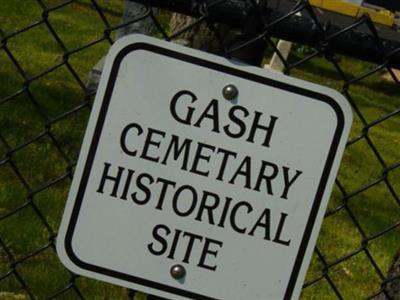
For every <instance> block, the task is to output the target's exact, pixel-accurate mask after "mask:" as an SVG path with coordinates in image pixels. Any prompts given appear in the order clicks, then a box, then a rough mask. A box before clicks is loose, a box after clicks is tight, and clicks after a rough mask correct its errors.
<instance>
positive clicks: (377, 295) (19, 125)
mask: <svg viewBox="0 0 400 300" xmlns="http://www.w3.org/2000/svg"><path fill="white" fill-rule="evenodd" d="M138 2H141V3H142V4H144V6H142V7H141V8H140V9H137V11H135V12H134V13H131V14H125V17H124V18H122V15H123V10H124V5H127V6H129V5H131V4H128V3H124V2H123V1H121V0H113V1H105V0H104V1H100V0H86V1H84V0H81V1H73V0H27V1H23V2H21V1H14V0H12V1H2V3H1V4H0V41H1V43H0V299H128V298H130V299H145V298H146V296H145V295H141V294H140V293H135V292H134V291H128V290H127V289H124V288H120V287H115V286H111V285H108V284H105V283H100V282H97V281H95V280H91V279H87V278H83V277H79V276H76V275H74V274H72V273H70V272H69V271H67V270H66V269H65V268H64V267H63V266H62V265H61V264H60V262H59V261H58V258H57V255H56V252H55V238H56V235H57V229H58V226H59V222H60V219H61V215H62V212H63V208H64V204H65V200H66V197H67V193H68V189H69V186H70V183H71V179H72V177H73V172H74V167H75V164H76V160H77V157H78V153H79V149H80V144H81V142H82V138H83V133H84V130H85V126H86V123H87V120H88V116H89V113H90V109H91V104H92V101H93V96H94V94H95V90H96V89H95V87H96V78H95V77H96V74H94V73H96V72H97V75H98V73H100V72H101V58H102V57H103V56H104V55H105V54H106V52H107V49H108V48H109V46H110V45H111V44H112V43H113V42H114V40H115V39H116V38H117V37H118V36H120V35H122V34H125V33H127V32H133V31H139V32H146V33H147V34H151V35H154V36H157V37H159V38H162V39H165V40H168V41H171V42H179V43H184V44H187V45H189V46H193V47H196V48H200V49H202V50H205V51H210V52H213V53H216V54H218V55H222V56H225V57H228V58H234V59H240V60H243V61H245V62H247V63H250V64H254V65H262V64H265V63H268V62H269V60H270V59H271V57H272V56H273V55H274V54H275V56H276V57H277V59H279V60H280V61H281V63H282V64H283V71H284V72H285V73H287V74H290V75H291V76H295V77H298V78H302V79H305V80H308V81H313V82H317V83H319V84H323V85H326V86H329V87H331V88H335V89H337V90H339V91H340V92H341V93H342V94H343V95H344V96H345V97H346V98H347V99H348V101H349V102H350V104H351V105H352V108H353V112H354V118H355V120H354V124H353V128H352V133H351V136H350V140H349V141H348V145H347V148H346V152H345V154H344V157H343V161H342V166H341V169H340V171H339V175H338V178H337V180H336V185H335V188H334V191H333V194H332V197H331V200H330V203H329V208H328V212H327V213H326V217H325V221H324V223H323V226H322V229H321V233H320V237H319V240H318V243H317V247H316V249H315V254H314V256H313V259H312V263H311V266H310V269H309V271H308V274H307V278H306V283H305V284H304V288H303V293H302V296H301V297H302V299H381V300H383V299H400V260H399V258H398V251H399V249H400V180H399V178H400V86H399V77H398V76H400V73H399V71H397V70H396V67H400V34H399V33H397V32H396V30H395V29H390V30H389V29H385V28H382V27H380V26H377V25H375V24H374V23H373V22H372V21H371V20H370V18H369V17H368V16H363V17H361V18H358V19H351V18H344V17H341V16H338V15H334V14H327V13H324V12H323V11H320V10H318V9H315V8H313V7H312V6H310V4H309V3H308V2H307V1H298V2H296V1H289V0H287V1H256V0H243V1H239V0H215V1H200V0H199V1H189V0H179V1H161V0H160V1H158V0H141V1H138ZM152 6H154V7H152ZM135 7H137V6H135ZM155 7H157V8H155ZM183 15H188V16H190V18H189V17H183ZM121 22H122V23H121ZM129 28H130V29H129ZM143 28H146V29H145V30H144V29H143ZM128 29H129V30H128ZM278 39H285V40H288V41H291V42H293V43H294V44H293V45H292V51H291V53H290V55H289V56H287V55H286V54H285V53H281V51H280V49H279V47H278ZM211 41H212V42H211ZM99 61H100V63H98V62H99ZM96 64H97V68H95V69H94V70H92V68H93V67H94V66H95V65H96ZM88 74H92V75H91V76H90V78H91V79H90V80H91V81H90V80H89V78H88ZM93 76H94V77H93ZM93 78H94V79H93ZM88 80H89V81H90V82H89V84H88ZM148 298H149V299H150V298H151V296H149V297H148ZM249 300H251V299H249Z"/></svg>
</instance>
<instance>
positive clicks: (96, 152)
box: [57, 35, 352, 300]
mask: <svg viewBox="0 0 400 300" xmlns="http://www.w3.org/2000/svg"><path fill="white" fill-rule="evenodd" d="M351 122H352V113H351V109H350V107H349V105H348V103H347V102H346V100H345V99H344V98H343V97H342V96H341V95H340V94H339V93H337V92H335V91H333V90H330V89H327V88H325V87H321V86H318V85H314V84H311V83H308V82H304V81H301V80H296V79H293V78H290V77H287V76H284V75H281V74H277V73H274V72H271V71H267V70H263V69H259V68H255V67H249V66H244V65H243V64H239V63H235V62H230V61H228V60H226V59H224V58H221V57H216V56H213V55H210V54H206V53H202V52H200V51H196V50H192V49H188V48H185V47H182V46H178V45H174V44H172V43H167V42H164V41H160V40H156V39H152V38H149V37H144V36H140V35H134V36H129V37H125V38H123V39H121V40H119V41H118V42H117V43H116V44H115V45H114V46H113V47H112V48H111V50H110V52H109V54H108V56H107V59H106V63H105V67H104V71H103V74H102V78H101V81H100V85H99V89H98V93H97V96H96V100H95V104H94V107H93V111H92V114H91V117H90V121H89V125H88V128H87V131H86V135H85V139H84V142H83V146H82V150H81V153H80V157H79V161H78V164H77V168H76V171H75V176H74V180H73V183H72V187H71V190H70V194H69V198H68V201H67V205H66V208H65V212H64V217H63V220H62V224H61V228H60V231H59V236H58V242H57V249H58V254H59V256H60V258H61V260H62V262H63V263H64V264H65V266H66V267H67V268H69V269H70V270H71V271H73V272H75V273H78V274H81V275H84V276H88V277H93V278H97V279H99V280H103V281H107V282H110V283H114V284H118V285H122V286H126V287H129V288H132V289H135V290H140V291H143V292H146V293H149V294H153V295H158V296H161V297H165V298H171V299H229V300H236V299H251V300H257V299H297V298H298V297H299V294H300V291H301V286H302V284H303V281H304V277H305V273H306V270H307V267H308V264H309V262H310V258H311V255H312V252H313V248H314V246H315V243H316V239H317V235H318V231H319V228H320V226H321V223H322V219H323V215H324V212H325V209H326V206H327V202H328V198H329V195H330V192H331V189H332V186H333V183H334V179H335V176H336V173H337V170H338V166H339V163H340V159H341V156H342V154H343V151H344V147H345V143H346V140H347V136H348V134H349V130H350V126H351Z"/></svg>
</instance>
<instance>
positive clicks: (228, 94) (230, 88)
mask: <svg viewBox="0 0 400 300" xmlns="http://www.w3.org/2000/svg"><path fill="white" fill-rule="evenodd" d="M222 95H223V96H224V98H225V99H226V100H233V99H235V98H236V97H237V96H238V95H239V91H238V89H237V87H236V86H234V85H233V84H228V85H227V86H225V87H224V88H223V89H222Z"/></svg>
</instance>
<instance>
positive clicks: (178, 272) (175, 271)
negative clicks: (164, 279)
mask: <svg viewBox="0 0 400 300" xmlns="http://www.w3.org/2000/svg"><path fill="white" fill-rule="evenodd" d="M170 273H171V276H172V277H173V278H175V279H181V278H183V277H184V276H185V274H186V270H185V268H184V267H183V266H182V265H173V266H172V267H171V270H170Z"/></svg>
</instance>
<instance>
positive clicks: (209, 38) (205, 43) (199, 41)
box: [170, 13, 229, 54]
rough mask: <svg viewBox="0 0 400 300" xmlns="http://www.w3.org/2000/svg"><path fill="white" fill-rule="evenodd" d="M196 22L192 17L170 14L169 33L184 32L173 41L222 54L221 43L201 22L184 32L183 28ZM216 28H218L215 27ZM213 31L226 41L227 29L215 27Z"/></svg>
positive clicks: (226, 27)
mask: <svg viewBox="0 0 400 300" xmlns="http://www.w3.org/2000/svg"><path fill="white" fill-rule="evenodd" d="M195 22H196V20H195V19H193V18H192V17H188V16H185V15H181V14H177V13H174V14H172V17H171V21H170V32H171V34H175V33H177V32H179V31H181V30H184V31H183V32H182V33H181V34H179V35H178V36H177V39H176V40H175V41H176V42H178V43H179V44H183V45H185V46H190V47H192V48H195V49H199V50H202V51H205V52H210V53H214V54H221V53H223V50H224V49H223V41H222V40H220V38H219V37H218V36H217V35H216V34H215V33H214V32H213V30H210V29H209V28H208V27H207V24H206V23H205V22H201V23H200V24H198V25H195V26H193V27H192V28H190V29H188V30H185V28H187V27H189V26H191V25H192V24H194V23H195ZM217 26H218V27H217ZM215 29H216V30H218V32H219V33H220V35H221V37H222V38H223V39H224V40H226V37H227V35H228V33H229V28H228V26H226V25H216V26H215Z"/></svg>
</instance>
